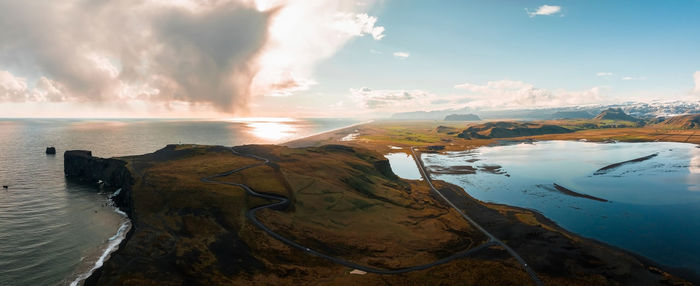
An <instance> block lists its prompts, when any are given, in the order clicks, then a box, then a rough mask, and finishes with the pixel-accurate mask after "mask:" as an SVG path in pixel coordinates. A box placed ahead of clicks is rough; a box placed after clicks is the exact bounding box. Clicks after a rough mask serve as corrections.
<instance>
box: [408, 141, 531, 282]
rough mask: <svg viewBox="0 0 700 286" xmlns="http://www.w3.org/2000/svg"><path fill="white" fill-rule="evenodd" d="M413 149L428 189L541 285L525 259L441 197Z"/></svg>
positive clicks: (413, 148) (412, 148) (412, 150)
mask: <svg viewBox="0 0 700 286" xmlns="http://www.w3.org/2000/svg"><path fill="white" fill-rule="evenodd" d="M415 149H416V147H411V153H413V159H414V160H415V161H416V165H417V166H418V170H419V171H420V174H421V176H423V179H424V180H425V181H426V182H428V185H429V186H430V189H431V190H432V191H433V192H435V193H437V194H438V195H440V197H441V198H442V199H443V200H445V202H447V203H448V204H449V205H450V206H452V208H454V209H455V210H456V211H457V212H459V214H461V215H462V217H463V218H464V219H466V220H467V221H468V222H469V223H471V224H472V225H473V226H474V227H476V228H477V229H478V230H479V231H481V232H482V233H484V235H486V236H487V237H488V238H489V242H493V243H496V244H497V245H500V246H501V247H503V249H505V250H506V251H508V253H510V255H511V256H513V258H515V260H517V261H518V263H520V266H522V267H523V269H524V270H525V271H526V272H527V274H528V275H530V278H531V279H532V282H534V283H535V284H536V285H543V284H542V281H541V280H540V278H539V277H537V274H536V273H535V271H534V270H532V268H530V266H529V265H527V262H525V259H523V258H522V257H520V255H519V254H518V253H517V252H515V250H513V249H512V248H510V247H509V246H508V245H506V244H505V243H503V241H501V240H500V239H498V238H496V237H495V236H493V234H491V233H490V232H488V231H487V230H486V229H484V228H483V227H481V225H479V224H478V223H476V221H474V220H473V219H472V218H471V217H469V216H468V215H467V214H465V213H464V212H463V211H462V210H461V209H459V208H458V207H457V206H455V205H454V204H453V203H452V202H451V201H450V200H448V199H447V197H445V195H443V194H442V193H441V192H440V191H439V190H438V189H436V188H435V186H433V182H432V181H431V180H430V176H428V173H427V172H426V171H425V166H423V161H422V160H421V159H420V157H418V155H416V150H415Z"/></svg>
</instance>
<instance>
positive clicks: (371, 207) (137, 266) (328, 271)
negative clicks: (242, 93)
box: [65, 122, 689, 285]
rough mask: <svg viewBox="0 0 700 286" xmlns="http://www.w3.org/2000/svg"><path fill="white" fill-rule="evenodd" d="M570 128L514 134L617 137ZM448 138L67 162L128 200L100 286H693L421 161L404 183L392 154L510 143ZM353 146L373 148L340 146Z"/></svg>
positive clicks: (390, 129)
mask: <svg viewBox="0 0 700 286" xmlns="http://www.w3.org/2000/svg"><path fill="white" fill-rule="evenodd" d="M550 123H551V122H550ZM550 123H548V124H550ZM440 124H443V125H442V126H441V127H442V129H443V130H445V129H450V130H452V129H454V130H464V129H468V128H465V126H464V125H463V124H461V125H460V124H458V123H454V124H450V125H449V126H444V124H445V123H444V122H441V123H440ZM538 124H540V123H538ZM552 124H553V123H552ZM537 126H543V125H537ZM559 126H562V127H560V128H567V130H571V131H567V132H566V133H562V134H541V130H537V131H535V132H536V133H537V136H534V135H533V136H529V137H513V138H511V136H508V137H509V140H523V139H529V138H535V139H539V138H554V139H574V138H577V137H582V138H584V137H585V138H589V139H590V140H605V139H608V138H609V137H606V136H605V135H604V134H608V133H606V132H609V129H597V131H596V132H597V133H596V132H593V131H591V130H576V132H574V130H575V128H572V127H571V126H568V127H566V126H564V125H563V124H559V125H557V127H559ZM437 127H438V126H437V123H435V122H423V123H418V122H412V123H410V124H407V123H402V122H373V123H368V124H363V125H360V126H354V127H352V128H348V129H343V130H336V131H333V132H329V133H324V134H320V135H316V136H313V137H310V138H305V139H302V140H297V141H294V142H289V143H287V144H284V146H282V145H245V146H237V147H222V146H201V145H168V146H166V147H165V148H163V149H161V150H158V151H156V152H154V153H151V154H146V155H140V156H127V157H119V158H112V159H102V158H96V157H92V156H91V154H90V153H88V152H74V151H69V152H66V154H65V161H66V165H65V166H66V174H67V175H68V176H71V177H74V178H76V179H83V180H88V181H96V180H102V181H103V182H105V184H107V185H109V186H111V187H112V188H114V189H120V192H119V194H118V195H117V196H116V197H115V198H114V200H115V202H116V203H117V205H118V206H119V207H120V208H121V209H122V210H123V211H125V212H126V213H127V214H129V217H130V219H131V220H132V225H133V227H132V229H131V230H130V231H129V233H128V235H127V238H126V239H125V240H124V241H123V242H122V244H121V245H120V247H119V249H118V250H117V251H116V252H114V253H112V255H111V257H110V258H109V260H108V261H107V262H106V263H105V264H104V266H103V267H101V268H100V269H98V270H97V271H95V272H94V273H93V274H92V275H91V276H90V277H89V278H88V279H87V280H86V285H123V284H130V285H152V284H158V285H182V284H189V285H229V284H260V285H262V284H276V285H278V284H279V285H292V284H299V283H304V284H308V283H318V284H333V285H355V284H368V285H385V284H386V285H397V284H400V285H405V284H445V285H464V284H467V285H470V284H482V285H485V284H488V285H514V284H517V285H520V284H532V285H562V284H567V285H601V284H627V285H630V284H640V283H642V284H676V285H684V284H689V283H688V282H687V281H686V280H684V279H682V278H679V277H678V276H677V275H676V274H671V273H674V272H673V271H670V272H671V273H669V272H668V271H669V270H668V269H664V267H663V266H660V265H656V264H655V263H654V262H652V261H648V260H647V259H644V258H642V257H638V256H636V255H634V254H632V253H628V252H626V251H623V250H620V249H617V248H615V247H611V246H608V245H605V244H603V243H600V242H597V241H593V240H589V239H586V238H582V237H579V236H576V235H575V234H572V233H570V232H568V231H566V230H565V229H563V228H561V227H559V226H557V225H556V224H555V223H553V222H552V221H550V220H548V219H547V218H545V217H543V216H542V215H540V214H538V213H536V212H533V211H530V210H526V209H521V208H516V207H511V206H506V205H498V204H490V203H484V202H480V201H478V200H475V199H473V198H471V197H470V196H469V195H468V194H467V193H466V192H465V191H464V190H462V189H461V188H459V187H457V186H455V185H451V184H448V183H446V182H442V181H434V180H431V179H430V178H429V174H428V172H427V171H426V170H424V169H423V167H422V162H421V161H420V160H416V163H417V165H418V166H419V167H420V170H421V172H422V176H423V178H424V179H423V180H405V179H401V178H399V177H397V176H396V175H395V174H394V173H393V172H392V170H391V167H390V165H389V162H388V160H387V159H386V158H384V157H383V154H384V153H386V152H388V150H391V149H395V148H401V149H402V150H403V152H407V153H409V154H411V155H413V156H414V158H419V155H418V153H420V152H436V151H434V150H456V149H461V150H464V149H469V148H474V147H476V146H482V145H485V144H493V143H494V142H497V140H498V139H497V138H493V137H494V136H488V137H491V138H484V137H487V136H484V137H480V136H474V137H470V138H462V137H460V136H458V135H459V134H461V133H458V134H455V133H454V132H449V133H451V134H448V133H445V132H440V130H439V128H437ZM530 129H533V130H536V129H535V128H532V127H531V126H530V125H527V127H526V128H524V129H523V130H530ZM472 130H474V129H472ZM523 130H519V131H518V134H521V133H522V132H525V131H523ZM547 130H550V129H547ZM551 130H555V131H558V130H560V129H558V128H552V129H551ZM616 130H617V131H618V132H617V133H616V134H618V136H627V137H625V138H628V139H629V138H632V137H629V136H634V134H646V135H645V136H650V135H649V134H651V133H653V132H650V131H649V130H640V129H639V128H637V129H616ZM619 131H622V132H619ZM587 132H588V133H587ZM350 133H357V134H359V135H358V137H357V138H356V139H355V140H352V141H341V140H340V139H342V138H344V137H346V136H347V135H348V134H350ZM617 138H618V139H619V138H620V137H617ZM341 143H342V144H343V145H338V144H341ZM397 146H398V147H397ZM435 146H442V148H436V147H435ZM681 276H682V275H681Z"/></svg>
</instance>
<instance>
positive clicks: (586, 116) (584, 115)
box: [552, 110, 593, 119]
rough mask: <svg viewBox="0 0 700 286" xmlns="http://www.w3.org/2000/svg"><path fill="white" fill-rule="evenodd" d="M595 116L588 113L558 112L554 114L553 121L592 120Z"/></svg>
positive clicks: (579, 111)
mask: <svg viewBox="0 0 700 286" xmlns="http://www.w3.org/2000/svg"><path fill="white" fill-rule="evenodd" d="M591 118H593V114H591V113H590V112H588V111H583V110H578V111H557V112H555V113H554V114H552V119H591Z"/></svg>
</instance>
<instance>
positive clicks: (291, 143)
mask: <svg viewBox="0 0 700 286" xmlns="http://www.w3.org/2000/svg"><path fill="white" fill-rule="evenodd" d="M372 122H375V120H367V121H362V122H358V123H354V124H350V125H347V126H343V127H338V128H334V129H331V130H327V131H321V132H316V133H314V134H311V135H306V136H303V137H299V138H295V139H292V140H289V141H286V142H283V143H279V144H275V145H280V146H287V147H292V148H294V147H302V146H299V144H301V145H304V144H305V143H304V141H308V140H311V139H317V140H324V139H325V138H326V137H328V135H332V134H331V133H333V132H339V131H343V130H345V129H349V128H353V127H358V126H361V125H365V124H369V123H372ZM315 137H320V138H315ZM306 144H308V143H306Z"/></svg>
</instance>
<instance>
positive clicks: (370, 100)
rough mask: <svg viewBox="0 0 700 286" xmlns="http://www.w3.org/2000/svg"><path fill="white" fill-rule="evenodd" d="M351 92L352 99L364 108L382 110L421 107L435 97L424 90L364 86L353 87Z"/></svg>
mask: <svg viewBox="0 0 700 286" xmlns="http://www.w3.org/2000/svg"><path fill="white" fill-rule="evenodd" d="M350 94H351V97H352V99H353V100H354V101H355V102H356V103H358V104H360V105H361V106H362V107H363V108H365V109H370V110H381V111H400V110H404V111H405V110H407V109H411V110H415V109H421V108H424V107H425V106H428V105H429V104H430V102H431V101H433V100H434V99H435V95H433V94H431V93H429V92H426V91H423V90H403V89H394V90H391V89H385V90H372V89H369V88H367V87H363V88H359V89H354V88H351V89H350Z"/></svg>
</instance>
